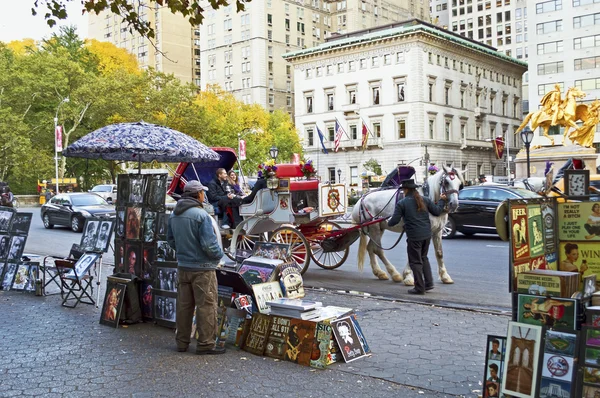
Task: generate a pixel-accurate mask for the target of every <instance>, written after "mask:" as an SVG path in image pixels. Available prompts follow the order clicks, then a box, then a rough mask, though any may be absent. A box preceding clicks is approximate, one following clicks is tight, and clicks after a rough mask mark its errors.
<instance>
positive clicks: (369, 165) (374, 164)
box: [363, 159, 381, 176]
mask: <svg viewBox="0 0 600 398" xmlns="http://www.w3.org/2000/svg"><path fill="white" fill-rule="evenodd" d="M363 167H364V168H365V169H366V170H367V171H370V172H372V173H373V174H375V175H376V176H380V175H381V165H380V164H379V162H378V161H377V160H376V159H369V160H367V161H366V162H364V163H363Z"/></svg>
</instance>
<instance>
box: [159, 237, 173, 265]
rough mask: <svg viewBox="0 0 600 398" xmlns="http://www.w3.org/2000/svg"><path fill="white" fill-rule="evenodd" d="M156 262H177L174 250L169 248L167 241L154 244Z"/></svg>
mask: <svg viewBox="0 0 600 398" xmlns="http://www.w3.org/2000/svg"><path fill="white" fill-rule="evenodd" d="M156 261H157V262H165V261H177V257H176V256H175V250H173V248H172V247H171V246H169V243H168V242H167V241H158V242H156Z"/></svg>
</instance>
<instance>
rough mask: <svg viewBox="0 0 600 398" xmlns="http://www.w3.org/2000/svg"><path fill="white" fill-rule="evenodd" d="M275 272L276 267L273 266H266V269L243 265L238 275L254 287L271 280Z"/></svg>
mask: <svg viewBox="0 0 600 398" xmlns="http://www.w3.org/2000/svg"><path fill="white" fill-rule="evenodd" d="M273 271H275V267H274V266H273V265H271V264H264V267H261V266H258V265H250V264H242V266H241V267H240V269H239V270H238V273H239V274H240V275H241V276H242V278H244V280H245V281H246V283H247V284H248V285H254V284H256V283H264V282H266V281H267V280H269V278H270V277H271V274H272V273H273Z"/></svg>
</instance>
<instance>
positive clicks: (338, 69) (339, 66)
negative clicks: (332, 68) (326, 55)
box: [337, 62, 344, 73]
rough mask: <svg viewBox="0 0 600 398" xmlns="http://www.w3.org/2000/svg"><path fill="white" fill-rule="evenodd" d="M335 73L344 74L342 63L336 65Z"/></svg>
mask: <svg viewBox="0 0 600 398" xmlns="http://www.w3.org/2000/svg"><path fill="white" fill-rule="evenodd" d="M337 71H338V73H343V72H344V64H343V63H341V62H340V63H339V64H338V65H337Z"/></svg>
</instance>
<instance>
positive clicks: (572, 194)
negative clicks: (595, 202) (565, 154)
mask: <svg viewBox="0 0 600 398" xmlns="http://www.w3.org/2000/svg"><path fill="white" fill-rule="evenodd" d="M564 179H565V194H566V195H567V196H568V197H569V198H570V199H578V198H582V197H585V196H586V195H589V188H588V187H589V186H590V171H589V170H565V174H564Z"/></svg>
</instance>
